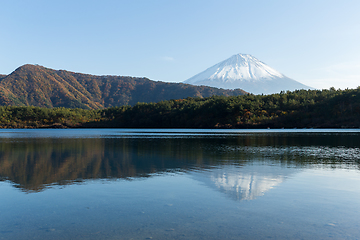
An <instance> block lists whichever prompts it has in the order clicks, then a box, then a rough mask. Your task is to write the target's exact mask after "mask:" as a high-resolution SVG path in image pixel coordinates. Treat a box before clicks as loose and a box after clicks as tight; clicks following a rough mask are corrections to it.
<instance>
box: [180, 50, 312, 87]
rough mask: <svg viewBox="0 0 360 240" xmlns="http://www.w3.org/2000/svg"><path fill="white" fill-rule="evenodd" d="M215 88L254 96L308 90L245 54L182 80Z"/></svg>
mask: <svg viewBox="0 0 360 240" xmlns="http://www.w3.org/2000/svg"><path fill="white" fill-rule="evenodd" d="M184 83H189V84H193V85H204V86H210V87H216V88H225V89H235V88H241V89H243V90H245V91H247V92H250V93H254V94H271V93H278V92H281V91H287V90H290V91H294V90H296V89H312V88H311V87H308V86H305V85H304V84H302V83H299V82H297V81H295V80H292V79H290V78H288V77H286V76H285V75H283V74H281V73H280V72H278V71H276V70H275V69H273V68H271V67H269V66H268V65H266V64H265V63H263V62H261V61H260V60H258V59H257V58H255V57H253V56H251V55H249V54H236V55H233V56H231V57H230V58H228V59H226V60H224V61H222V62H220V63H218V64H215V65H214V66H212V67H210V68H208V69H206V70H205V71H203V72H201V73H199V74H197V75H195V76H193V77H192V78H189V79H188V80H186V81H184Z"/></svg>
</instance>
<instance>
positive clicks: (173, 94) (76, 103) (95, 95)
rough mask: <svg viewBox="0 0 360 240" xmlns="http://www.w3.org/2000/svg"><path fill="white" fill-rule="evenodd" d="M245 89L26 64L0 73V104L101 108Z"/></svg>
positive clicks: (234, 93) (223, 93)
mask: <svg viewBox="0 0 360 240" xmlns="http://www.w3.org/2000/svg"><path fill="white" fill-rule="evenodd" d="M243 94H246V92H244V91H242V90H240V89H237V90H224V89H217V88H211V87H205V86H192V85H188V84H182V83H166V82H156V81H152V80H149V79H147V78H135V77H122V76H94V75H89V74H81V73H74V72H69V71H64V70H59V71H57V70H53V69H49V68H45V67H42V66H38V65H29V64H28V65H24V66H22V67H19V68H18V69H16V70H15V71H14V72H12V73H11V74H9V75H7V76H5V75H0V105H1V106H38V107H48V108H52V107H66V108H83V109H100V108H108V107H115V106H122V105H135V104H136V103H137V102H159V101H163V100H170V99H179V98H186V97H210V96H213V95H222V96H236V95H243Z"/></svg>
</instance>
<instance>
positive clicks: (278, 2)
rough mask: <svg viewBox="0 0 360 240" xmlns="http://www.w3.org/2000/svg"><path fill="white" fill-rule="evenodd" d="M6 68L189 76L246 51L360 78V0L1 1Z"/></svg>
mask: <svg viewBox="0 0 360 240" xmlns="http://www.w3.org/2000/svg"><path fill="white" fill-rule="evenodd" d="M0 9H1V14H0V31H1V35H0V73H2V74H9V73H11V72H12V71H14V70H15V69H16V68H17V67H19V66H21V65H23V64H27V63H30V64H39V65H42V66H45V67H48V68H53V69H65V70H69V71H74V72H82V73H89V74H95V75H122V76H124V75H126V76H134V77H147V78H150V79H152V80H161V81H167V82H181V81H184V80H186V79H188V78H190V77H192V76H193V75H195V74H197V73H199V72H201V71H203V70H205V69H206V68H208V67H211V66H212V65H214V64H216V63H218V62H220V61H222V60H225V59H227V58H229V57H230V56H232V55H234V54H237V53H245V54H251V55H253V56H254V57H256V58H258V59H259V60H261V61H263V62H264V63H266V64H268V65H269V66H270V67H273V68H275V69H276V70H278V71H279V72H281V73H283V74H285V75H286V76H288V77H290V78H292V79H294V80H297V81H299V82H301V83H304V84H306V85H309V86H312V87H315V88H319V89H323V88H329V87H331V86H334V87H335V88H341V89H345V88H356V87H358V86H359V85H360V14H359V11H360V1H358V0H351V1H350V0H336V1H335V0H299V1H298V0H263V1H261V0H247V1H242V0H237V1H231V0H221V1H220V0H219V1H212V0H206V1H197V0H191V1H189V0H181V1H176V0H168V1H162V0H151V1H150V0H131V1H121V0H114V1H111V0H102V1H94V0H78V1H77V0H71V1H69V0H62V1H49V0H42V1H40V0H31V1H28V0H0Z"/></svg>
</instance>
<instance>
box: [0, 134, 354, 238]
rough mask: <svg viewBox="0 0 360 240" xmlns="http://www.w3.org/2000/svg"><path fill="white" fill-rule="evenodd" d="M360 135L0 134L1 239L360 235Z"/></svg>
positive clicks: (344, 236) (333, 236)
mask: <svg viewBox="0 0 360 240" xmlns="http://www.w3.org/2000/svg"><path fill="white" fill-rule="evenodd" d="M359 164H360V131H359V130H358V129H350V130H349V129H346V130H344V129H332V130H327V129H321V130H318V129H299V130H294V129H291V130H287V129H285V130H198V129H196V130H194V129H181V130H179V129H175V130H174V129H104V130H103V129H77V130H69V129H41V130H33V129H31V130H0V239H15V240H16V239H60V240H62V239H268V238H273V239H360V221H359V220H360V217H359V216H360V204H359V203H360V171H359Z"/></svg>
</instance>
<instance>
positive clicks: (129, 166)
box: [0, 134, 360, 199]
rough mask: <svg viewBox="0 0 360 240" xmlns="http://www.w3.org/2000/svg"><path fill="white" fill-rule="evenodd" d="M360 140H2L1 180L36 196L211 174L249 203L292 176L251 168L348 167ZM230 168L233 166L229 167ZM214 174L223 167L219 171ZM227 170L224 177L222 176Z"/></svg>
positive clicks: (255, 137) (266, 137)
mask: <svg viewBox="0 0 360 240" xmlns="http://www.w3.org/2000/svg"><path fill="white" fill-rule="evenodd" d="M317 138H318V140H321V141H322V140H324V139H325V140H326V142H325V143H326V146H322V145H321V143H317V144H316V139H317ZM343 140H344V141H343ZM309 141H311V143H310V144H309ZM321 141H320V142H321ZM359 142H360V141H359V135H350V136H348V137H346V138H345V137H344V136H343V135H339V136H337V135H335V136H333V135H331V136H325V137H324V135H321V136H320V137H319V136H317V135H314V136H312V137H311V136H309V135H304V136H301V135H300V136H299V135H289V134H288V135H280V136H274V135H273V136H271V135H270V136H269V135H261V134H259V135H249V134H248V135H240V136H227V137H224V136H218V137H217V136H210V137H209V136H197V137H186V136H177V137H174V138H172V137H160V138H156V137H154V138H150V137H147V138H142V137H141V136H138V137H134V136H131V137H124V136H122V137H121V136H120V137H119V136H118V137H112V138H50V137H48V138H39V137H36V138H0V179H7V180H10V181H12V182H13V183H14V184H15V185H16V186H18V187H20V188H21V189H24V190H25V191H40V190H41V189H43V188H44V187H46V186H47V185H51V184H71V183H72V182H74V181H82V180H86V179H97V178H125V179H126V178H134V177H148V176H151V175H152V174H154V173H160V174H161V173H164V172H169V171H171V172H174V171H189V170H192V169H198V170H200V171H202V170H204V169H209V171H208V172H211V173H212V174H213V175H211V176H210V175H208V176H206V179H213V181H212V183H211V185H212V186H214V183H215V185H216V186H217V188H218V189H220V190H221V191H223V192H228V193H229V194H230V192H233V193H234V191H233V190H232V189H234V187H235V186H237V187H238V188H239V189H242V192H241V191H235V192H236V194H240V195H241V194H242V195H241V196H240V195H239V196H237V197H236V198H237V199H251V198H254V197H256V196H259V194H260V193H261V192H265V191H266V189H269V188H271V186H275V185H276V184H278V183H279V182H281V181H282V178H278V177H277V176H287V174H290V173H283V172H281V171H280V172H279V173H278V174H276V173H274V174H270V175H269V171H268V172H265V173H264V176H265V177H268V179H259V175H256V174H254V172H255V170H252V171H250V166H251V164H256V163H269V162H271V163H274V164H275V165H277V166H281V167H282V168H284V169H286V167H287V166H289V165H291V166H295V165H296V166H299V165H300V166H308V165H309V164H313V163H316V164H328V165H331V166H332V167H333V165H334V166H336V164H338V163H339V162H342V161H344V160H346V161H349V162H350V164H351V159H353V160H355V161H358V158H354V156H359V148H358V145H359ZM339 146H341V147H339ZM349 159H350V160H349ZM229 164H231V165H233V166H236V167H237V168H236V169H230V168H229V166H228V165H229ZM239 166H242V167H241V168H239ZM356 166H357V165H356ZM214 167H215V168H214ZM210 169H211V171H210ZM218 169H223V172H221V171H220V172H219V171H218ZM224 169H225V170H226V171H225V170H224ZM239 169H243V170H245V169H247V170H246V171H247V172H246V171H245V172H244V171H242V170H241V171H240V172H239ZM224 173H226V174H227V175H226V176H227V177H226V178H224V177H222V176H223V175H222V174H224ZM247 173H249V175H246V174H247ZM250 173H251V174H250ZM239 176H241V177H242V178H239ZM203 179H204V178H203ZM254 180H256V181H254ZM209 181H211V180H209ZM258 183H261V184H260V185H259V186H257V187H256V188H257V189H260V190H259V191H260V192H259V193H256V191H254V190H252V191H251V192H250V191H246V190H245V189H246V187H245V186H246V185H247V184H252V186H255V185H256V184H258ZM254 184H255V185H254ZM267 184H269V185H267ZM252 189H254V188H252ZM261 189H263V190H261Z"/></svg>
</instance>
